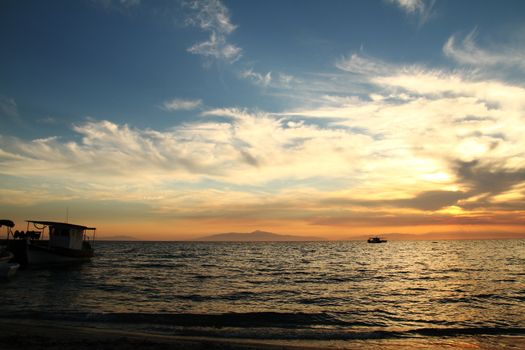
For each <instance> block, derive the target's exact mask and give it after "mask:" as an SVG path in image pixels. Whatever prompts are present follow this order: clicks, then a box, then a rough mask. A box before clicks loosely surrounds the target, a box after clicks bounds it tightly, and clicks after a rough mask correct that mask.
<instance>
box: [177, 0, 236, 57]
mask: <svg viewBox="0 0 525 350" xmlns="http://www.w3.org/2000/svg"><path fill="white" fill-rule="evenodd" d="M186 6H187V7H188V8H189V9H190V10H191V14H190V15H188V17H187V18H186V24H187V25H191V26H196V27H198V28H200V29H201V30H203V31H206V32H208V33H209V38H208V40H205V41H203V42H200V43H196V44H194V45H192V46H191V47H190V48H188V52H191V53H193V54H198V55H202V56H205V57H208V58H214V59H220V60H225V61H227V62H235V61H237V60H238V59H239V58H240V57H241V54H242V49H241V48H240V47H238V46H236V45H234V44H231V43H229V42H228V40H227V38H228V35H230V34H231V33H232V32H233V31H234V30H235V28H236V26H235V25H234V24H233V23H232V22H231V19H230V14H229V11H228V9H227V8H226V6H224V5H223V4H222V3H221V2H220V1H219V0H204V1H190V2H188V3H186Z"/></svg>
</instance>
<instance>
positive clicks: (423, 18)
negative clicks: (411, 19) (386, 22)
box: [387, 0, 435, 25]
mask: <svg viewBox="0 0 525 350" xmlns="http://www.w3.org/2000/svg"><path fill="white" fill-rule="evenodd" d="M387 1H388V2H390V3H392V4H395V5H397V6H398V7H399V8H400V9H401V10H403V11H404V12H405V13H407V14H408V15H413V16H417V17H418V20H419V25H423V24H425V23H426V22H427V21H428V20H429V19H430V17H431V15H432V9H433V7H434V3H435V0H428V1H425V0H387Z"/></svg>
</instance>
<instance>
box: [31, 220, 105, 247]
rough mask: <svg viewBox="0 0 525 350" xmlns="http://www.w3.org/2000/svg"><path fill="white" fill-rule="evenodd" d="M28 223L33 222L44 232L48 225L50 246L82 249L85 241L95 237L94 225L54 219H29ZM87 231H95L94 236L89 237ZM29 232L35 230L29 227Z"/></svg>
mask: <svg viewBox="0 0 525 350" xmlns="http://www.w3.org/2000/svg"><path fill="white" fill-rule="evenodd" d="M27 223H28V226H29V224H30V223H32V224H33V225H34V227H35V228H36V229H38V230H41V231H42V232H43V231H44V230H45V228H46V227H47V228H48V235H49V247H50V248H64V249H73V250H81V249H82V248H83V245H84V242H85V241H88V242H89V241H90V238H91V239H92V240H93V241H94V239H95V230H96V228H94V227H87V226H82V225H74V224H69V223H64V222H54V221H33V220H28V221H27ZM86 231H93V234H92V237H89V236H88V234H87V232H86ZM27 232H28V233H29V232H32V233H33V232H34V231H29V227H28V230H27ZM38 237H40V235H38Z"/></svg>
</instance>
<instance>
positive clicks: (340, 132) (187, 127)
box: [0, 3, 525, 240]
mask: <svg viewBox="0 0 525 350" xmlns="http://www.w3.org/2000/svg"><path fill="white" fill-rule="evenodd" d="M219 5H221V4H220V3H219ZM221 6H222V5H221ZM109 8H110V9H111V7H109ZM203 8H206V7H205V6H204V7H203ZM221 8H223V7H221ZM199 11H200V12H199ZM199 11H197V13H193V15H188V16H189V17H187V18H185V19H184V21H181V23H185V25H186V26H187V27H186V28H185V29H186V30H187V31H190V29H189V28H193V27H197V28H198V29H200V30H201V32H203V33H209V34H210V38H209V41H202V40H200V39H199V40H197V39H192V40H186V41H184V43H185V44H184V45H185V46H181V47H180V48H178V50H179V51H180V52H179V51H177V52H170V54H171V55H173V62H176V61H177V60H179V58H180V60H182V58H181V57H183V58H184V59H188V57H189V58H193V60H194V61H195V62H194V61H184V62H186V63H185V64H186V65H187V67H190V68H191V69H190V68H187V69H188V70H189V71H191V72H192V73H191V74H194V75H191V74H189V75H184V74H185V72H186V71H185V70H184V69H185V68H180V67H179V66H176V64H175V63H173V67H172V66H162V68H161V66H159V67H158V70H162V72H161V71H157V70H155V67H156V66H155V65H156V63H151V65H148V68H143V73H142V74H144V75H147V74H152V75H154V76H155V79H157V80H161V78H160V77H161V76H162V77H165V76H168V75H169V73H168V72H169V71H170V69H175V68H177V69H182V70H180V71H179V70H177V72H178V73H177V74H178V75H177V76H176V77H172V78H170V79H171V80H173V84H174V85H170V89H169V91H162V93H160V92H159V91H158V89H157V85H155V84H153V83H151V85H148V86H147V87H146V86H145V87H144V88H143V89H139V90H137V91H135V90H133V91H131V90H129V91H128V90H127V89H131V87H133V86H134V85H133V83H130V82H126V83H122V86H126V88H124V87H123V88H122V89H123V92H122V94H123V95H126V94H129V97H126V98H122V97H118V99H119V101H120V102H119V103H118V104H115V105H113V104H111V103H112V102H111V101H109V100H105V99H104V98H105V96H106V95H104V96H99V95H96V94H95V92H96V88H93V87H92V88H91V90H89V91H87V90H86V91H83V90H82V91H83V92H82V93H80V94H79V96H92V95H93V96H97V98H93V101H92V105H93V106H103V107H99V108H98V109H97V108H95V107H91V104H90V102H87V103H80V102H78V101H79V100H81V98H80V97H78V96H77V95H75V96H70V97H69V98H70V99H71V100H73V101H77V102H78V106H76V107H75V106H71V105H70V104H68V103H67V101H68V99H67V98H65V99H64V102H63V104H64V105H65V106H67V108H66V107H64V110H65V112H61V109H60V108H59V107H46V106H44V104H43V103H40V102H38V101H41V100H43V98H41V97H38V96H40V95H38V94H40V93H42V92H41V91H43V90H42V89H41V88H39V89H37V91H38V93H37V92H35V93H33V95H31V96H32V97H27V98H26V97H25V96H24V95H23V93H22V92H20V93H19V94H18V95H16V94H15V91H18V90H16V89H15V88H14V87H13V88H12V91H13V92H12V93H11V92H10V87H11V86H14V85H13V84H14V83H12V82H13V81H15V79H12V80H7V82H6V80H4V83H3V84H2V87H3V90H0V94H1V95H0V104H1V105H0V107H1V108H0V111H1V113H2V118H3V119H2V121H3V123H4V121H5V125H6V127H7V126H8V128H6V129H2V130H0V164H1V168H0V176H1V179H2V181H1V185H0V199H1V203H2V204H1V206H2V212H3V214H2V215H4V216H6V217H9V218H12V219H13V220H15V221H16V222H17V224H18V225H23V220H25V219H29V218H32V219H44V218H45V219H53V220H71V221H72V222H79V223H85V224H88V225H90V226H97V227H99V232H100V233H99V234H100V235H101V237H103V236H105V235H106V236H111V235H131V236H134V237H137V238H140V239H152V240H155V239H163V240H170V239H173V240H179V239H194V238H197V237H199V236H201V235H206V234H210V233H219V232H232V231H240V232H250V231H253V230H257V229H260V230H266V231H272V232H278V233H286V234H297V235H299V234H315V235H318V236H320V237H324V238H329V239H347V238H352V237H356V236H361V235H366V234H369V233H411V234H412V233H413V234H418V233H429V232H449V233H451V235H452V237H457V238H461V237H462V234H463V233H464V232H469V233H472V232H483V233H487V232H489V231H493V236H494V237H499V235H501V232H513V233H525V229H524V224H525V204H524V203H525V154H524V151H523V150H525V138H524V137H523V135H525V87H524V86H523V79H520V78H519V77H520V76H521V77H522V76H523V72H524V69H525V67H524V65H523V60H521V59H520V58H524V57H525V54H524V52H525V51H524V49H523V47H524V46H523V45H522V44H523V42H522V40H521V41H520V40H515V39H514V36H511V35H510V34H508V38H506V39H505V40H504V39H501V43H500V44H497V45H496V44H490V43H489V44H487V43H486V42H485V41H483V40H482V39H483V37H482V34H483V33H484V32H483V29H477V28H474V29H472V30H471V32H470V33H469V32H466V33H463V32H456V31H454V30H451V31H450V32H448V33H447V35H446V36H444V37H441V38H440V39H439V40H436V39H433V41H432V42H431V47H432V48H434V56H429V57H424V58H423V57H421V56H418V55H417V54H414V55H410V53H411V51H410V50H408V49H407V53H406V55H399V54H393V53H390V54H387V53H385V52H383V53H381V50H375V51H374V50H370V51H367V50H366V49H363V48H362V45H363V44H361V48H359V45H357V42H361V43H362V41H356V42H355V43H354V44H356V45H357V46H355V47H354V46H352V48H350V49H349V48H348V46H345V48H342V49H341V50H340V52H337V54H336V53H332V54H331V55H327V56H324V55H323V60H324V62H325V64H324V65H323V66H322V67H320V66H318V63H316V64H317V65H314V64H313V63H312V64H311V65H310V64H308V65H305V66H304V67H298V68H295V67H294V65H293V64H292V62H289V61H285V58H283V61H282V62H281V63H280V64H279V66H280V67H281V68H271V67H270V68H269V69H268V70H267V71H263V70H259V69H257V67H256V66H255V63H252V62H254V61H256V60H254V59H253V57H252V58H249V57H250V53H249V50H248V49H247V48H246V49H244V48H243V46H246V47H250V45H249V42H248V41H246V42H244V45H242V44H241V42H239V43H238V44H235V43H234V41H233V38H234V37H235V36H234V34H233V33H234V32H235V33H244V32H243V31H244V30H245V29H246V30H248V29H249V28H251V27H250V24H249V22H246V23H244V22H243V23H242V25H238V24H236V19H235V17H230V15H229V13H228V12H227V11H226V10H225V11H226V12H224V13H223V14H222V15H221V16H220V18H219V17H217V16H218V15H217V14H214V13H212V12H209V11H208V10H203V9H201V10H199ZM414 11H415V10H414ZM110 14H111V15H112V16H117V15H118V14H117V13H113V12H111V13H110ZM409 14H410V15H414V12H409ZM191 16H194V17H191ZM179 29H180V28H179ZM425 33H426V32H421V33H420V35H424V34H425ZM201 34H202V33H201ZM195 35H196V34H195ZM425 35H426V34H425ZM177 38H178V39H177V40H182V39H181V37H180V36H178V37H177ZM192 38H193V37H192ZM238 39H239V40H240V38H238ZM159 40H160V39H159ZM245 40H247V39H246V38H245ZM513 40H514V41H513ZM152 41H154V40H149V41H148V43H150V42H152ZM352 42H353V41H352ZM150 44H151V43H150ZM144 45H146V43H144ZM151 45H153V44H151ZM180 45H182V44H180ZM429 45H430V44H429ZM146 46H147V45H146ZM341 46H344V45H342V44H341ZM365 46H366V45H365ZM429 47H430V46H429ZM152 50H153V48H152ZM252 50H253V49H252ZM414 50H415V49H414ZM321 51H322V50H321ZM374 52H375V54H374ZM502 52H503V53H511V54H508V55H503V54H501V53H502ZM48 54H49V55H50V56H52V57H54V56H53V55H54V54H55V53H54V52H51V53H48ZM158 56H161V57H162V56H163V55H160V54H159V55H158ZM405 56H406V57H407V58H406V59H404V60H401V59H400V57H405ZM170 57H171V56H170ZM271 57H275V58H276V61H274V64H277V63H276V62H277V61H278V57H280V56H279V55H277V54H276V55H275V56H271ZM306 57H310V56H306ZM199 58H202V59H203V60H204V61H199V60H198V59H199ZM132 59H133V58H132V57H131V58H129V60H132ZM305 59H306V58H305ZM436 61H437V63H436ZM126 62H127V61H126ZM88 64H89V62H85V65H88ZM163 64H165V63H163ZM137 65H138V64H137ZM52 67H53V68H54V69H57V70H58V69H59V67H55V66H52ZM152 67H153V68H152ZM210 67H211V68H210ZM114 69H115V70H117V68H114ZM141 69H142V68H141ZM80 71H81V70H79V72H80ZM216 71H220V72H223V73H221V74H220V75H219V76H220V79H219V83H217V84H216V85H212V83H211V82H210V83H209V84H210V87H207V85H206V84H207V83H206V82H207V81H204V80H203V79H204V78H203V77H205V76H208V75H214V74H216ZM161 73H162V74H161ZM64 74H65V73H64ZM79 74H80V73H79ZM133 74H138V73H137V72H136V71H133V72H131V71H130V72H129V75H130V76H132V75H133ZM122 75H123V76H124V77H127V76H126V75H125V74H122ZM223 75H225V76H226V77H223ZM82 76H83V77H84V79H85V80H86V81H87V80H89V79H88V78H89V77H88V76H84V75H82ZM116 76H117V75H116ZM179 76H181V77H184V78H180V79H179V78H178V77H179ZM100 79H102V77H101V78H100ZM122 79H124V78H122ZM126 79H127V78H126ZM136 79H137V81H140V79H142V78H136ZM166 79H167V78H166ZM192 79H196V81H197V82H198V84H197V83H196V85H195V86H194V85H191V84H192ZM157 80H155V81H157ZM167 80H169V79H167ZM10 84H11V85H10ZM33 84H34V85H35V86H36V84H37V83H36V82H34V83H33ZM78 84H80V85H82V84H83V83H82V80H81V79H79V80H78ZM166 84H167V83H166ZM50 85H53V84H50ZM97 86H98V85H97ZM101 89H102V88H101ZM154 89H157V90H155V91H157V92H159V96H155V97H152V96H150V95H148V93H149V92H151V91H153V90H154ZM116 90H117V89H116V88H114V90H112V92H111V93H115V94H116V92H115V91H116ZM146 90H147V91H146ZM161 90H162V89H161ZM171 91H174V92H171ZM176 91H178V92H176ZM66 92H67V91H65V90H63V91H59V92H57V94H58V96H62V95H60V94H66ZM83 94H84V95H83ZM15 95H16V96H15ZM13 96H14V97H13ZM28 96H29V95H28ZM68 96H69V95H68ZM119 96H120V95H119ZM140 96H144V97H143V100H141V98H140ZM216 96H218V97H216ZM15 97H16V98H15ZM86 98H87V97H86ZM32 99H33V100H34V101H37V102H38V103H37V102H32V101H33V100H32ZM55 99H56V98H55ZM53 101H54V100H53ZM49 103H50V104H51V102H49ZM53 103H55V102H53ZM127 104H129V106H128V105H127ZM59 105H60V103H59V102H56V106H59ZM86 105H87V106H88V107H86ZM34 106H38V107H34ZM39 108H40V109H39ZM46 108H48V109H46ZM76 108H78V111H77V110H76ZM35 109H38V111H36V112H35V111H34V110H35ZM53 113H56V114H57V115H56V116H55V115H53ZM60 113H62V114H60ZM59 114H60V116H59ZM60 118H62V119H60ZM15 126H16V127H15ZM17 126H20V128H18V127H17ZM22 126H23V127H22ZM24 128H25V129H24ZM66 212H68V217H67V218H66ZM453 232H455V233H453ZM454 235H455V236H454Z"/></svg>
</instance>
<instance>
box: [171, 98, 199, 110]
mask: <svg viewBox="0 0 525 350" xmlns="http://www.w3.org/2000/svg"><path fill="white" fill-rule="evenodd" d="M201 105H202V100H200V99H199V100H185V99H180V98H175V99H173V100H169V101H165V102H164V103H163V104H162V108H163V109H164V110H166V111H170V112H173V111H180V110H183V111H189V110H192V109H196V108H199V107H200V106H201Z"/></svg>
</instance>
